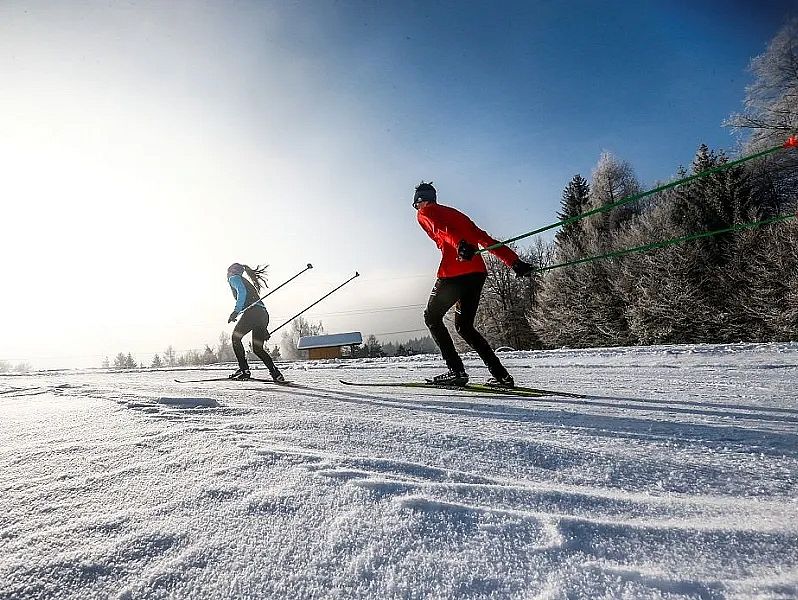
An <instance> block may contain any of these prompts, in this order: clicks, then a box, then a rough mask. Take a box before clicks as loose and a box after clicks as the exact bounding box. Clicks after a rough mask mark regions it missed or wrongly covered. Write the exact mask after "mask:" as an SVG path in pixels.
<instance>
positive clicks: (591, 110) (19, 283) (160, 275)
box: [0, 0, 796, 368]
mask: <svg viewBox="0 0 798 600" xmlns="http://www.w3.org/2000/svg"><path fill="white" fill-rule="evenodd" d="M795 14H796V8H795V4H794V2H776V1H774V2H765V3H762V4H761V5H759V3H751V2H728V1H726V2H720V1H718V2H714V1H709V2H701V3H694V2H690V3H688V2H668V3H636V2H602V3H596V2H587V1H585V2H571V3H567V4H566V3H562V2H553V1H551V2H543V1H529V2H517V3H516V2H505V3H501V4H495V3H488V2H467V3H463V2H445V3H441V2H429V1H425V2H393V3H372V2H354V1H342V2H224V1H214V2H183V1H170V2H107V1H106V2H85V1H75V2H70V3H63V2H57V1H38V2H37V1H25V2H21V1H13V0H11V1H9V0H6V1H5V2H3V3H0V165H2V168H1V169H0V173H2V177H0V199H2V200H1V202H2V207H1V208H0V214H1V215H2V217H1V219H2V220H1V221H0V272H1V273H2V275H3V280H4V285H3V291H2V294H0V360H6V361H9V362H13V363H16V362H23V361H24V362H28V363H30V364H31V365H33V366H34V367H36V368H56V367H77V366H99V365H100V363H101V361H102V359H103V357H105V356H109V357H110V358H113V356H114V355H115V354H116V353H118V352H125V353H127V352H130V353H132V354H133V355H134V357H136V358H137V359H138V360H139V361H142V360H145V361H149V360H150V359H151V357H152V355H153V354H154V353H156V352H162V351H163V350H164V349H165V348H166V347H167V346H168V345H172V346H173V347H174V348H175V349H176V350H177V351H178V352H184V351H186V350H188V349H201V348H203V347H204V345H205V344H211V345H214V344H216V343H217V341H218V337H219V334H220V333H221V332H222V331H229V330H230V329H231V327H232V326H230V325H228V324H227V316H228V315H229V313H230V311H231V310H232V308H233V299H232V295H231V292H230V289H229V287H228V286H227V283H226V280H225V272H226V268H227V266H228V265H229V264H230V263H231V262H242V263H247V264H251V265H254V264H264V263H266V264H269V265H270V270H269V273H270V279H269V281H270V285H272V286H276V285H278V284H279V283H281V282H282V281H284V280H286V279H288V278H289V277H291V276H292V275H294V274H295V273H297V272H298V271H300V270H301V269H302V268H303V267H304V266H305V265H306V264H307V263H312V264H313V265H314V269H312V270H311V271H308V272H307V273H305V274H304V275H302V276H301V277H300V278H299V279H297V280H296V281H295V282H292V283H291V284H289V285H288V286H286V287H285V288H283V289H281V290H279V291H277V292H276V293H275V294H274V296H272V297H271V298H269V300H268V302H267V306H268V308H269V312H270V314H271V322H272V328H273V327H274V326H276V325H277V324H279V323H282V322H283V321H284V320H286V319H288V318H289V317H291V316H292V315H294V314H295V313H297V312H299V311H300V310H301V309H302V308H304V307H306V306H308V305H309V304H311V303H313V302H314V301H315V300H316V299H318V298H319V297H321V296H323V295H324V294H325V293H327V292H328V291H329V290H331V289H332V288H334V287H336V286H337V285H339V284H340V283H342V282H344V281H346V280H347V279H348V278H349V277H351V276H352V275H353V274H354V273H355V272H356V271H357V272H359V273H360V274H361V276H360V277H358V278H357V279H355V280H354V281H353V282H352V283H351V284H348V285H347V286H346V287H344V288H343V289H342V290H340V291H339V292H337V293H336V294H335V295H333V296H331V297H330V298H328V299H327V300H325V301H324V302H322V303H320V304H319V305H317V306H316V307H314V308H313V309H311V311H309V312H308V313H306V316H307V318H309V319H310V320H312V321H314V322H315V321H321V322H322V323H323V324H324V327H325V329H326V331H327V332H329V333H337V332H345V331H361V332H363V334H364V335H368V334H371V333H374V334H377V335H378V337H380V338H382V339H384V340H389V339H397V340H401V339H407V338H409V337H417V336H420V335H423V334H424V323H423V317H422V312H423V307H424V305H425V304H426V300H427V297H428V294H429V290H430V289H431V287H432V284H433V283H434V277H435V271H436V268H437V264H438V261H439V252H438V250H437V248H436V247H435V246H434V244H433V243H432V241H431V240H429V239H428V238H427V236H426V234H424V232H423V231H422V230H421V229H420V228H419V226H418V224H417V223H416V221H415V212H414V210H413V208H412V206H411V200H412V194H413V187H414V186H415V185H416V184H417V183H418V182H419V181H420V180H422V179H424V180H428V181H429V180H433V181H434V182H435V185H436V187H437V188H438V194H439V201H440V202H441V203H443V204H450V205H453V206H455V207H457V208H459V209H461V210H463V211H464V212H466V213H467V214H469V215H470V216H471V217H472V218H473V219H474V220H475V221H476V222H477V224H479V225H480V226H481V227H482V228H484V229H486V230H487V231H489V232H490V233H491V234H492V235H494V237H497V238H499V239H506V238H509V237H512V236H515V235H518V234H520V233H523V232H525V231H529V230H531V229H534V228H537V227H539V226H541V225H547V224H549V223H552V222H554V221H556V213H557V210H558V209H559V202H560V194H561V191H562V189H563V187H564V186H565V185H566V184H567V182H568V180H569V179H570V178H571V177H572V176H573V175H574V174H576V173H581V174H582V175H584V176H586V177H587V176H589V174H590V171H591V170H592V168H593V166H594V165H595V163H596V161H597V160H598V157H599V155H600V154H601V153H602V152H603V151H609V152H612V153H613V154H615V155H616V156H618V157H619V158H621V159H622V160H627V161H629V162H630V163H631V165H632V166H633V167H634V169H635V172H636V174H637V176H638V178H639V179H640V181H641V182H642V183H643V184H644V185H650V184H653V183H654V182H656V181H661V180H664V179H667V178H669V177H670V176H672V175H673V174H674V173H675V172H676V171H677V169H678V167H679V166H680V165H684V164H689V162H690V160H691V158H692V155H693V153H694V152H695V149H696V148H697V146H698V145H699V144H701V143H706V144H708V145H710V146H711V147H713V148H725V149H727V150H729V151H730V152H733V151H734V149H735V148H736V145H737V140H736V138H735V137H734V136H733V135H732V132H731V131H730V130H729V129H728V128H725V127H723V121H724V119H726V118H727V117H728V116H729V115H730V114H731V113H733V112H736V111H739V110H741V109H742V107H743V104H742V103H743V100H744V94H745V86H746V85H747V84H749V83H750V82H751V75H750V73H749V72H748V71H747V67H748V64H749V62H750V59H751V58H752V57H754V56H755V55H757V54H759V53H761V52H763V51H764V50H765V48H766V46H767V43H768V41H769V40H770V39H771V38H772V37H773V36H774V35H775V34H776V32H777V31H778V29H779V28H780V27H781V26H782V25H783V24H784V23H785V22H786V20H787V18H788V17H790V16H793V15H795ZM394 332H401V333H394ZM279 335H280V334H279V333H277V334H276V336H279ZM274 341H277V340H276V339H275V340H274Z"/></svg>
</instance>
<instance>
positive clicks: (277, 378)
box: [272, 369, 285, 383]
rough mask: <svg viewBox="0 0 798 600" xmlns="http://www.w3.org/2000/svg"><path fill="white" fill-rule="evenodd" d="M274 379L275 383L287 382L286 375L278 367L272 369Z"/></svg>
mask: <svg viewBox="0 0 798 600" xmlns="http://www.w3.org/2000/svg"><path fill="white" fill-rule="evenodd" d="M272 379H273V380H274V383H285V377H284V376H283V374H282V373H280V371H278V370H277V369H275V370H274V371H272Z"/></svg>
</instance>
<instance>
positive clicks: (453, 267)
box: [416, 204, 518, 278]
mask: <svg viewBox="0 0 798 600" xmlns="http://www.w3.org/2000/svg"><path fill="white" fill-rule="evenodd" d="M416 217H417V218H418V224H419V225H421V228H422V229H423V230H424V231H426V232H427V235H428V236H430V237H431V238H432V240H433V241H434V242H435V244H436V245H437V246H438V248H440V249H441V254H443V257H442V258H441V264H440V266H439V267H438V277H441V278H445V277H457V276H458V275H468V274H469V273H487V269H486V268H485V261H484V260H482V256H481V255H479V254H477V255H476V256H474V258H472V259H471V260H457V245H458V244H459V243H460V240H465V241H466V242H468V243H469V244H471V245H473V246H477V245H478V246H482V247H483V248H486V247H488V246H492V245H493V244H497V243H498V241H497V240H494V239H493V238H492V237H490V236H489V235H488V234H487V233H485V232H484V231H482V230H481V229H480V228H479V227H477V226H476V225H475V224H474V222H473V221H472V220H471V219H469V218H468V217H467V216H466V215H464V214H463V213H461V212H460V211H459V210H456V209H454V208H450V207H449V206H443V205H442V204H427V205H426V206H424V207H423V208H420V209H419V210H418V213H416ZM490 253H491V254H493V255H495V256H497V257H498V258H499V259H501V261H502V262H503V263H504V264H506V265H507V266H508V267H509V266H512V264H513V263H514V262H515V261H516V260H518V255H517V254H516V253H515V252H513V251H512V250H511V249H510V248H508V247H507V246H500V247H499V248H496V249H495V250H490Z"/></svg>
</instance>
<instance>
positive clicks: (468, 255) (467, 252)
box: [457, 240, 477, 261]
mask: <svg viewBox="0 0 798 600" xmlns="http://www.w3.org/2000/svg"><path fill="white" fill-rule="evenodd" d="M476 253H477V247H476V246H472V245H471V244H469V243H468V242H467V241H465V240H460V243H459V244H457V260H463V261H465V260H471V259H472V258H474V255H475V254H476Z"/></svg>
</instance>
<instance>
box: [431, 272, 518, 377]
mask: <svg viewBox="0 0 798 600" xmlns="http://www.w3.org/2000/svg"><path fill="white" fill-rule="evenodd" d="M485 279H487V275H486V274H485V273H469V274H467V275H460V276H458V277H445V278H439V279H438V280H437V281H436V282H435V287H433V288H432V293H430V296H429V302H427V309H426V310H425V311H424V322H425V323H426V324H427V327H429V332H430V334H432V339H434V340H435V343H436V344H438V348H440V349H441V354H443V360H445V361H446V366H448V367H449V369H451V370H452V371H464V370H465V368H464V367H463V360H462V359H461V358H460V355H459V354H457V350H455V347H454V342H453V341H452V336H451V335H449V330H448V329H446V325H444V324H443V316H444V315H445V314H446V313H447V312H448V310H449V309H450V308H451V307H452V306H454V305H455V304H456V305H457V307H456V308H455V315H454V328H455V330H456V331H457V333H459V334H460V337H462V338H463V339H464V340H465V341H466V343H467V344H468V345H469V346H471V347H472V348H473V349H474V350H476V352H477V354H479V357H480V358H481V359H482V362H484V363H485V366H487V367H488V370H489V371H490V374H491V375H493V376H494V377H506V376H507V369H505V368H504V366H503V365H502V364H501V362H500V361H499V358H498V357H497V356H496V354H495V353H494V352H493V349H492V348H491V347H490V345H489V344H488V342H487V340H485V338H484V337H482V335H481V334H480V333H479V332H478V331H477V330H476V329H474V319H475V318H476V316H477V308H478V307H479V299H480V297H481V296H482V287H483V286H484V285H485Z"/></svg>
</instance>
